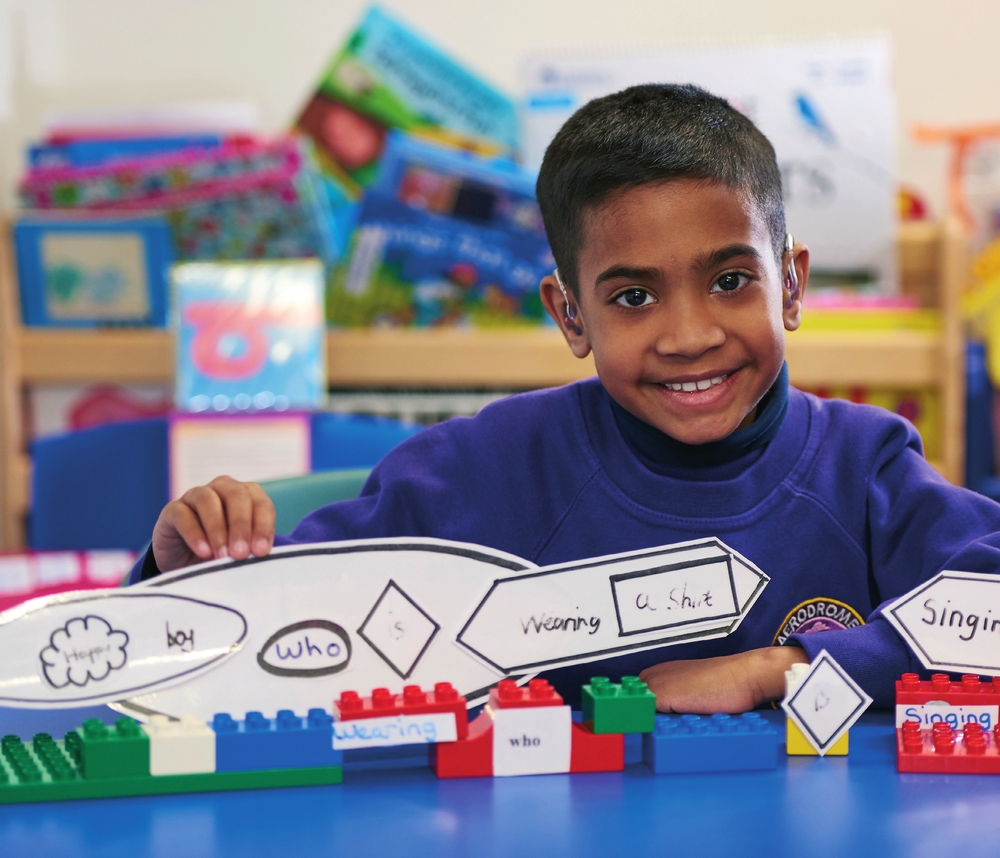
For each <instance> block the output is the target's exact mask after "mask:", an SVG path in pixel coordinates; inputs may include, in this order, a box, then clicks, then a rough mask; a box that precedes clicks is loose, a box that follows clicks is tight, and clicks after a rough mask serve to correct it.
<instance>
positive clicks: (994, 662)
mask: <svg viewBox="0 0 1000 858" xmlns="http://www.w3.org/2000/svg"><path fill="white" fill-rule="evenodd" d="M883 613H884V615H885V618H886V619H887V620H888V621H889V622H890V623H892V625H893V627H894V628H895V629H896V631H897V632H899V634H900V635H901V636H902V638H903V640H904V641H906V643H907V644H908V645H909V647H910V649H912V650H913V652H914V653H915V654H916V656H917V658H919V659H920V661H921V662H922V663H923V665H924V667H926V668H927V669H928V670H937V671H948V672H951V673H978V674H982V675H987V676H998V675H1000V645H998V644H1000V575H987V574H982V575H980V574H975V573H969V572H947V571H945V572H939V573H938V574H937V575H935V576H934V577H933V578H931V580H930V581H927V582H926V583H924V584H921V585H920V586H919V587H917V588H916V589H915V590H911V591H910V592H909V593H907V594H906V595H904V596H901V597H900V598H899V599H897V600H896V601H895V602H893V603H892V604H891V605H889V606H888V607H887V608H886V609H885V610H884V611H883Z"/></svg>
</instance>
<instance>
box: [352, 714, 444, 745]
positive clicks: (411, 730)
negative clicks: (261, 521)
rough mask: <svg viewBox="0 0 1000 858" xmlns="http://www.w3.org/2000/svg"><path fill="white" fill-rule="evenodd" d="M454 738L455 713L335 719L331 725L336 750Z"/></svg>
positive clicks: (422, 743) (422, 742) (440, 740)
mask: <svg viewBox="0 0 1000 858" xmlns="http://www.w3.org/2000/svg"><path fill="white" fill-rule="evenodd" d="M457 740H458V732H457V729H456V727H455V713H454V712H430V713H425V714H423V715H387V716H386V717H384V718H360V719H358V720H356V721H336V722H334V725H333V749H334V750H335V751H354V750H357V749H358V748H388V747H391V746H394V745H425V744H432V743H434V742H455V741H457Z"/></svg>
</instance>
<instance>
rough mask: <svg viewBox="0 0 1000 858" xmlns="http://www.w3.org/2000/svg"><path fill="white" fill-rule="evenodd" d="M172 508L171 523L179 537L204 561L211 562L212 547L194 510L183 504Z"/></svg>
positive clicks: (174, 505)
mask: <svg viewBox="0 0 1000 858" xmlns="http://www.w3.org/2000/svg"><path fill="white" fill-rule="evenodd" d="M171 506H173V507H174V509H173V510H172V514H171V516H170V523H171V524H172V525H173V527H174V530H176V531H177V534H178V536H180V538H181V539H183V540H184V542H186V543H187V546H188V548H190V549H191V551H193V552H194V553H195V554H196V555H197V556H198V557H200V558H201V559H202V560H211V559H212V555H213V551H212V546H211V545H209V543H208V538H207V537H206V536H205V531H204V530H203V529H202V526H201V524H200V523H199V521H198V516H197V515H195V513H194V510H192V509H191V507H189V506H187V505H186V504H183V503H176V504H171Z"/></svg>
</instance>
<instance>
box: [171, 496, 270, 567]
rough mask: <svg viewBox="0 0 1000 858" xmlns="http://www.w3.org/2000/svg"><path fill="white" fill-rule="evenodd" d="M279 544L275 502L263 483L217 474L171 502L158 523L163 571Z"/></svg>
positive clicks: (266, 549) (259, 551)
mask: <svg viewBox="0 0 1000 858" xmlns="http://www.w3.org/2000/svg"><path fill="white" fill-rule="evenodd" d="M273 544H274V504H273V503H271V499H270V498H269V497H268V496H267V495H266V494H265V493H264V490H263V489H262V488H261V487H260V486H259V485H257V483H241V482H237V481H236V480H234V479H233V478H232V477H216V478H215V479H214V480H212V482H210V483H209V484H208V485H207V486H198V487H196V488H193V489H190V490H189V491H186V492H185V493H184V494H183V496H182V497H181V498H180V500H175V501H172V502H171V503H168V504H167V505H166V506H165V507H164V508H163V512H161V513H160V517H159V519H157V522H156V527H155V528H154V529H153V557H154V559H155V560H156V566H157V568H158V569H159V570H160V571H161V572H169V571H170V570H172V569H180V568H181V567H182V566H190V565H191V564H192V563H198V562H201V561H203V560H211V559H213V558H215V559H220V558H223V557H232V558H233V559H234V560H245V559H246V558H247V557H249V556H250V553H251V552H253V554H254V555H255V556H257V557H263V556H264V555H265V554H267V553H268V552H270V550H271V546H272V545H273Z"/></svg>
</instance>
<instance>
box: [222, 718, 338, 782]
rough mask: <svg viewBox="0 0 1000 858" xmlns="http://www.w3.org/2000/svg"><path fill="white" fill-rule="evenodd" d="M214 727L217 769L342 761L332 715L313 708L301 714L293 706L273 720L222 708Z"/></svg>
mask: <svg viewBox="0 0 1000 858" xmlns="http://www.w3.org/2000/svg"><path fill="white" fill-rule="evenodd" d="M210 726H211V728H212V729H213V730H214V731H215V770H216V771H217V772H246V771H252V770H254V769H299V768H315V767H317V766H339V765H342V763H343V760H344V754H343V752H342V751H335V750H334V749H333V717H332V716H331V715H329V714H328V713H327V712H324V711H323V710H322V709H310V710H309V714H308V716H307V717H306V718H305V719H304V723H303V719H302V718H299V717H298V716H296V715H295V713H294V712H292V711H291V710H290V709H281V710H279V711H278V717H277V718H275V719H273V720H271V719H268V718H265V717H264V716H263V715H262V714H261V713H260V712H247V716H246V719H245V720H244V721H236V720H235V719H234V718H233V717H232V716H231V715H229V713H227V712H220V713H218V714H217V715H216V716H215V717H214V718H213V719H212V723H211V724H210Z"/></svg>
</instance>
